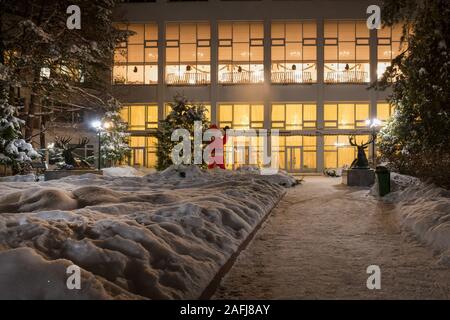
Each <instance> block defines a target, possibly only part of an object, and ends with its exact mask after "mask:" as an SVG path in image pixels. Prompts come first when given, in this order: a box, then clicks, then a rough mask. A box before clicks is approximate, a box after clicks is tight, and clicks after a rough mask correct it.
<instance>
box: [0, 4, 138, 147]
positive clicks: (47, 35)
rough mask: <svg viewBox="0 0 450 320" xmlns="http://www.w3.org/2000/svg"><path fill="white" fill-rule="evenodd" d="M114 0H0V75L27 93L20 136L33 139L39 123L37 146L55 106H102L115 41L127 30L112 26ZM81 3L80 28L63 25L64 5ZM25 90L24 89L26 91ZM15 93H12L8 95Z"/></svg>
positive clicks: (74, 108)
mask: <svg viewBox="0 0 450 320" xmlns="http://www.w3.org/2000/svg"><path fill="white" fill-rule="evenodd" d="M116 2H119V1H116V0H99V1H91V0H74V1H72V0H52V1H49V0H42V1H28V0H14V1H8V0H0V77H1V73H2V69H3V67H2V65H4V66H7V67H8V68H9V73H10V75H12V77H11V79H10V87H20V88H22V89H23V90H21V91H22V92H28V93H29V96H28V99H27V101H26V104H25V105H24V110H23V111H24V113H23V118H24V120H25V130H24V137H25V139H26V140H27V141H31V138H32V137H33V124H36V122H38V123H39V127H40V137H41V139H40V140H41V147H42V148H45V147H46V143H45V134H44V132H45V129H46V127H47V125H48V124H51V118H52V117H53V116H54V113H55V112H67V111H69V112H80V111H85V110H98V108H99V107H100V108H103V109H104V108H105V107H106V101H107V97H105V94H104V93H105V92H107V90H109V87H110V86H109V85H110V83H109V81H108V77H106V76H105V75H107V74H108V73H109V72H110V69H111V57H112V56H113V54H114V48H115V45H116V44H117V43H119V42H121V41H124V39H126V37H127V36H128V35H129V33H128V32H125V31H120V30H117V29H115V28H114V26H113V24H112V11H113V9H114V7H115V3H116ZM71 5H77V6H79V8H80V10H81V29H74V30H71V29H69V28H68V27H67V19H68V18H69V16H70V14H67V8H68V7H69V6H71ZM27 95H28V94H27ZM12 98H13V97H12Z"/></svg>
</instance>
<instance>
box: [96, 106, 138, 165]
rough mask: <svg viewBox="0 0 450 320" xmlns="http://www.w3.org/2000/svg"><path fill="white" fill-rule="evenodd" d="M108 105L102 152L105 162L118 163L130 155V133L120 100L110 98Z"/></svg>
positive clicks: (104, 121) (104, 117)
mask: <svg viewBox="0 0 450 320" xmlns="http://www.w3.org/2000/svg"><path fill="white" fill-rule="evenodd" d="M108 107H109V108H108V111H106V113H105V115H104V116H103V118H102V123H103V124H104V126H105V131H104V132H103V133H102V135H101V154H102V160H103V161H104V162H105V161H106V162H110V163H111V164H112V165H116V164H117V163H120V162H121V161H123V160H124V159H125V158H126V157H128V156H129V155H130V151H131V149H130V147H129V146H128V139H129V134H128V133H127V124H126V123H124V122H123V120H122V118H121V116H120V109H121V105H120V103H119V101H117V100H116V99H114V98H112V99H110V100H109V102H108Z"/></svg>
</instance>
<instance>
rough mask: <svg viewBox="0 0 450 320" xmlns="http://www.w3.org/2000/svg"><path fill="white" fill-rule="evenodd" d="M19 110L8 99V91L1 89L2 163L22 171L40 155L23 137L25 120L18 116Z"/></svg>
mask: <svg viewBox="0 0 450 320" xmlns="http://www.w3.org/2000/svg"><path fill="white" fill-rule="evenodd" d="M16 113H17V110H16V108H15V107H14V106H12V105H11V104H10V103H9V101H8V92H7V91H6V90H5V89H0V163H1V164H3V165H6V166H11V167H12V169H13V172H14V173H21V171H23V168H24V166H25V165H26V163H27V162H30V161H31V160H32V159H34V158H37V157H39V155H38V153H37V152H36V151H35V150H34V149H33V147H32V145H31V144H29V143H27V142H25V140H23V139H21V137H22V133H21V127H22V126H23V124H24V122H23V121H22V120H20V119H19V118H17V117H16Z"/></svg>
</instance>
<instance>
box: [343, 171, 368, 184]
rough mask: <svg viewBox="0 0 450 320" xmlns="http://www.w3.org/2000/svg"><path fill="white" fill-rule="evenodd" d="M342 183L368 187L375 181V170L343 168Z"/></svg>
mask: <svg viewBox="0 0 450 320" xmlns="http://www.w3.org/2000/svg"><path fill="white" fill-rule="evenodd" d="M342 183H343V184H345V185H347V186H357V187H370V186H371V185H373V184H374V183H375V171H374V170H372V169H348V170H344V171H342Z"/></svg>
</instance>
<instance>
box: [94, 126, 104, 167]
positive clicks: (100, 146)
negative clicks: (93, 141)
mask: <svg viewBox="0 0 450 320" xmlns="http://www.w3.org/2000/svg"><path fill="white" fill-rule="evenodd" d="M92 127H93V128H95V130H97V136H98V160H97V161H98V171H100V170H101V169H102V139H101V137H102V129H103V128H102V122H101V121H99V120H96V121H94V122H92Z"/></svg>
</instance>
